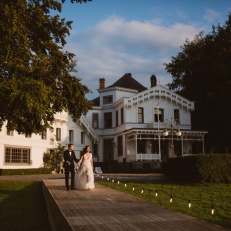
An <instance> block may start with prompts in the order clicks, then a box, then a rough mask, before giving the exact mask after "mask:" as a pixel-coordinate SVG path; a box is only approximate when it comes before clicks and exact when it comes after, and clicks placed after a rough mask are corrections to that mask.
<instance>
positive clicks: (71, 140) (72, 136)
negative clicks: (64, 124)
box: [69, 130, 74, 143]
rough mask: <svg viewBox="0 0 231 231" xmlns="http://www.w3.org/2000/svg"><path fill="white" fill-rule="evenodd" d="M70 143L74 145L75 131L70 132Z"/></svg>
mask: <svg viewBox="0 0 231 231" xmlns="http://www.w3.org/2000/svg"><path fill="white" fill-rule="evenodd" d="M69 143H74V131H73V130H69Z"/></svg>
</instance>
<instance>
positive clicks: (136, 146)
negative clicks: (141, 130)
mask: <svg viewBox="0 0 231 231" xmlns="http://www.w3.org/2000/svg"><path fill="white" fill-rule="evenodd" d="M135 136H136V148H135V155H136V161H137V135H136V134H135Z"/></svg>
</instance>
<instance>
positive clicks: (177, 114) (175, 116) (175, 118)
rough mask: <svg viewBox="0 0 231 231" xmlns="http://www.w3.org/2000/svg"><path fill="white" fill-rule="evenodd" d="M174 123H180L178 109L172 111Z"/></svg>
mask: <svg viewBox="0 0 231 231" xmlns="http://www.w3.org/2000/svg"><path fill="white" fill-rule="evenodd" d="M174 121H177V122H180V111H179V109H174Z"/></svg>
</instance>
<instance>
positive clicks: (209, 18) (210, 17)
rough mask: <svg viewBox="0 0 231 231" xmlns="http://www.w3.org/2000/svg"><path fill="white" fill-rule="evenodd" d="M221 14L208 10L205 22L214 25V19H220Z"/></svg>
mask: <svg viewBox="0 0 231 231" xmlns="http://www.w3.org/2000/svg"><path fill="white" fill-rule="evenodd" d="M219 17H220V14H219V13H218V12H216V11H214V10H210V9H207V10H206V13H205V16H204V20H206V21H208V22H209V23H213V22H214V19H216V18H219Z"/></svg>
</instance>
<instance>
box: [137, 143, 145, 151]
mask: <svg viewBox="0 0 231 231" xmlns="http://www.w3.org/2000/svg"><path fill="white" fill-rule="evenodd" d="M137 153H146V151H145V140H137Z"/></svg>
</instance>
